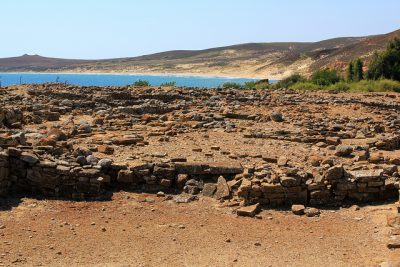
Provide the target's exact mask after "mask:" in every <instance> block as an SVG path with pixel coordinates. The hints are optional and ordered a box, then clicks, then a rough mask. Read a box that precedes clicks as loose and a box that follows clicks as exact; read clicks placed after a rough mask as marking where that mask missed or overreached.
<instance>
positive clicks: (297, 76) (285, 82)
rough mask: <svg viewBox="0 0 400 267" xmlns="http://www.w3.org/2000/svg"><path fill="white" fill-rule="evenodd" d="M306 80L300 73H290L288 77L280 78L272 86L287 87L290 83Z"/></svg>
mask: <svg viewBox="0 0 400 267" xmlns="http://www.w3.org/2000/svg"><path fill="white" fill-rule="evenodd" d="M305 81H307V79H306V78H305V77H304V76H302V75H300V74H293V75H290V76H289V77H287V78H285V79H283V80H280V81H279V82H277V83H276V84H275V85H274V87H275V88H289V87H290V86H291V85H293V84H296V83H299V82H305Z"/></svg>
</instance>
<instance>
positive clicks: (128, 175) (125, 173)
mask: <svg viewBox="0 0 400 267" xmlns="http://www.w3.org/2000/svg"><path fill="white" fill-rule="evenodd" d="M117 181H118V182H119V183H123V184H127V183H132V182H133V171H131V170H120V171H119V172H118V176H117Z"/></svg>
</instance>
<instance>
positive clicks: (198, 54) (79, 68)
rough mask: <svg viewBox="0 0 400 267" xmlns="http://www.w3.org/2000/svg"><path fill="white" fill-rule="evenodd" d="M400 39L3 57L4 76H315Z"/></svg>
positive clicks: (390, 35) (380, 37)
mask: <svg viewBox="0 0 400 267" xmlns="http://www.w3.org/2000/svg"><path fill="white" fill-rule="evenodd" d="M396 36H400V30H397V31H395V32H391V33H388V34H382V35H375V36H367V37H343V38H334V39H329V40H324V41H320V42H314V43H296V42H286V43H248V44H241V45H233V46H227V47H218V48H211V49H205V50H193V51H192V50H177V51H168V52H162V53H156V54H151V55H145V56H139V57H127V58H117V59H105V60H73V59H58V58H46V57H41V56H38V55H34V56H29V55H23V56H21V57H13V58H3V59H0V72H16V71H21V72H22V71H34V72H107V73H175V74H192V75H219V76H238V77H259V78H264V77H268V78H272V79H273V78H278V79H279V78H282V77H284V76H286V75H290V74H292V73H294V72H298V73H302V74H306V75H307V74H310V73H311V72H312V71H314V70H315V69H318V68H321V67H334V68H337V69H339V70H341V71H342V70H343V69H344V68H345V66H346V65H347V63H348V62H349V61H350V60H353V59H355V58H357V57H362V58H364V59H365V60H366V61H368V60H369V58H370V56H371V55H372V54H373V52H374V51H376V50H382V49H383V48H384V47H385V46H386V44H387V42H388V41H389V40H390V39H392V38H394V37H396Z"/></svg>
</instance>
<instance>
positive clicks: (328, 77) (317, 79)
mask: <svg viewBox="0 0 400 267" xmlns="http://www.w3.org/2000/svg"><path fill="white" fill-rule="evenodd" d="M339 81H340V77H339V75H338V73H337V71H336V70H331V69H323V70H318V71H316V72H314V73H313V75H312V76H311V82H312V83H314V84H317V85H321V86H328V85H331V84H335V83H337V82H339Z"/></svg>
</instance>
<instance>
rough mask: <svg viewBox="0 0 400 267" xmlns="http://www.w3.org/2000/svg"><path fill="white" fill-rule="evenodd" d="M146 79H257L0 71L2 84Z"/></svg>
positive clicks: (192, 82)
mask: <svg viewBox="0 0 400 267" xmlns="http://www.w3.org/2000/svg"><path fill="white" fill-rule="evenodd" d="M139 80H146V81H148V82H149V83H150V85H151V86H160V85H161V84H163V83H168V82H175V83H176V86H187V87H205V88H214V87H220V86H222V85H223V84H224V83H226V82H234V83H239V84H244V83H245V82H248V81H255V79H247V78H233V77H232V78H229V77H204V76H179V75H138V74H70V73H68V74H66V73H51V74H49V73H0V86H1V87H4V86H9V85H16V84H39V83H54V82H58V83H65V84H71V85H82V86H124V85H130V84H133V83H135V82H136V81H139Z"/></svg>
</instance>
